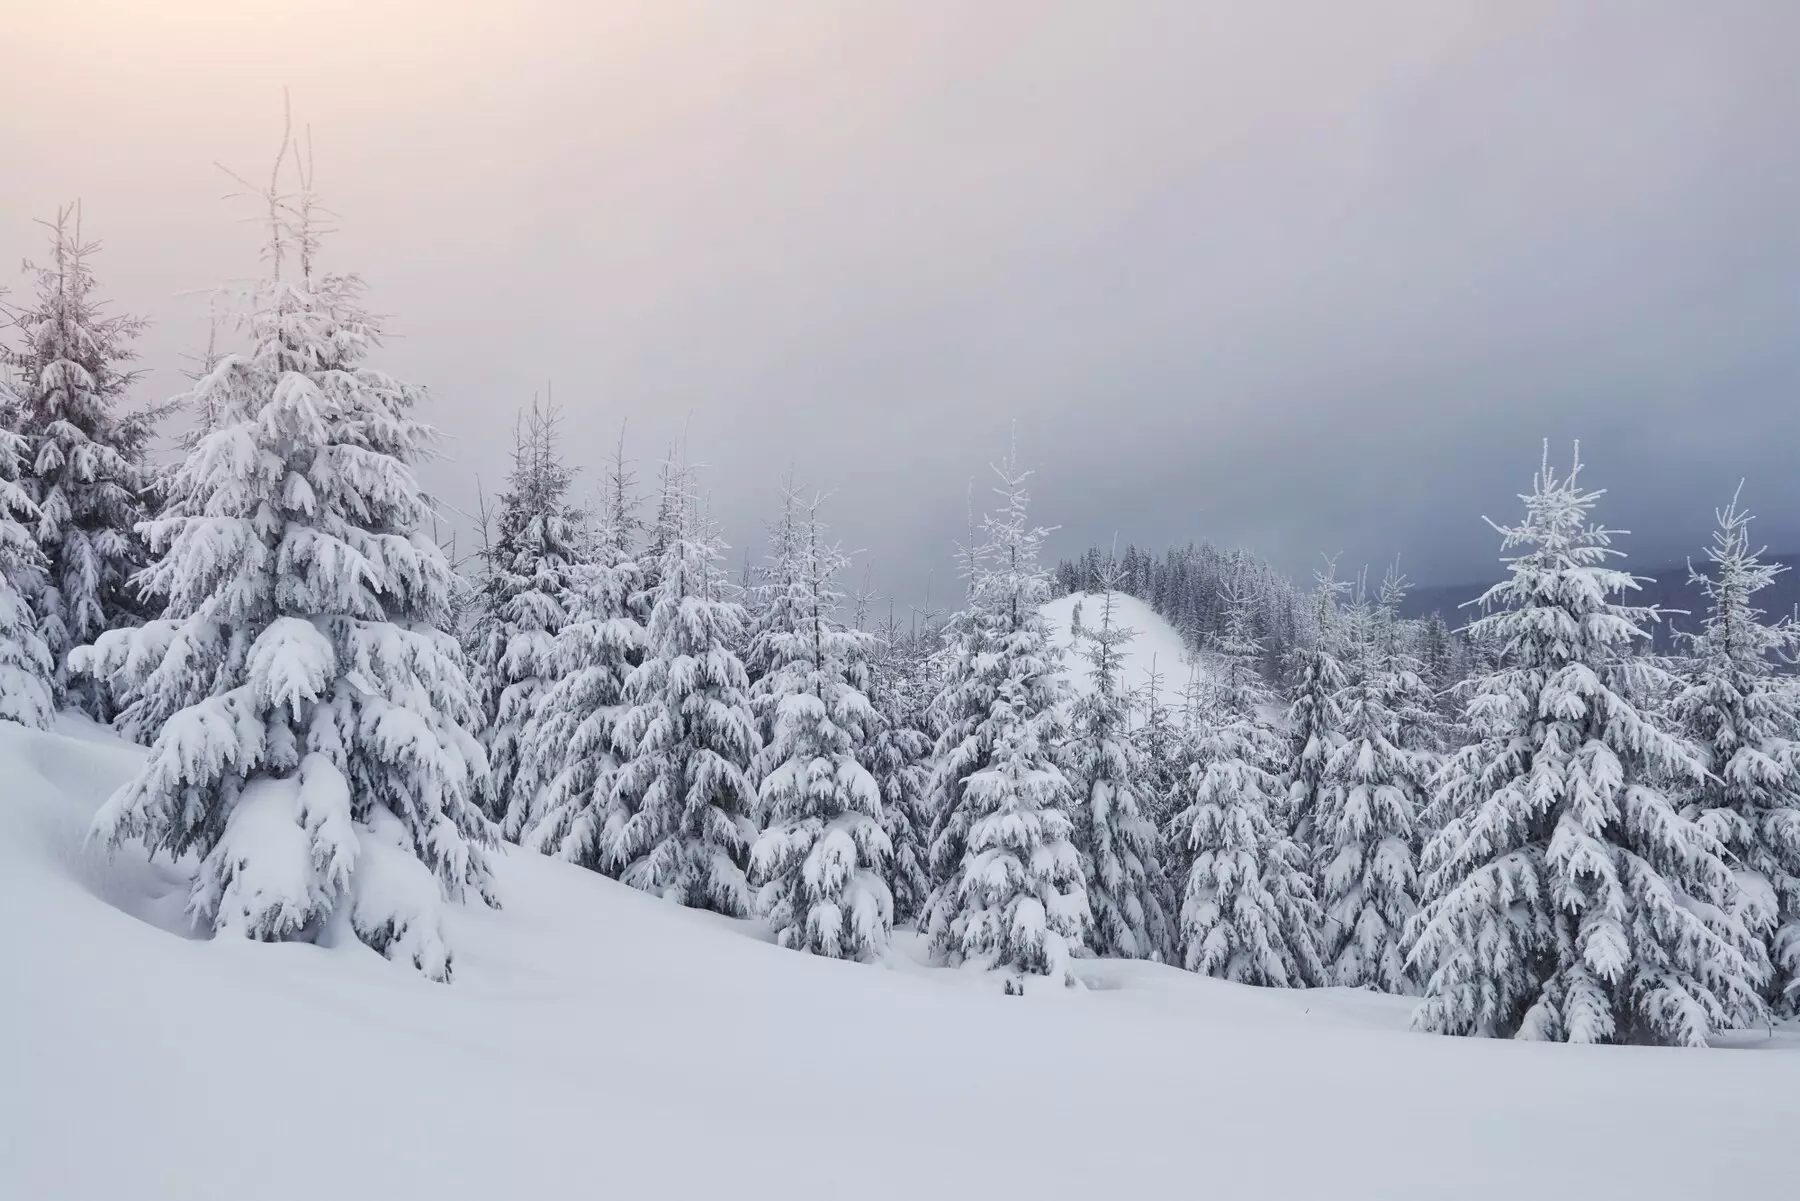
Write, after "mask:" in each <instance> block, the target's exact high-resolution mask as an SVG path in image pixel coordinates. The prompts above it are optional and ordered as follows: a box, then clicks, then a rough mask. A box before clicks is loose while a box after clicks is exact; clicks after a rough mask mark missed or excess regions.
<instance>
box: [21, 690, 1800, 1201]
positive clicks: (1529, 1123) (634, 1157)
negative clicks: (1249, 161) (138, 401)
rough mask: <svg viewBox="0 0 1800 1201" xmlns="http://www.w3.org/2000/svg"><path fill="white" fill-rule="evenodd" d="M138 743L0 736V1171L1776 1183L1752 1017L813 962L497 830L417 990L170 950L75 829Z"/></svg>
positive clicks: (284, 1183)
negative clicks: (1735, 1031)
mask: <svg viewBox="0 0 1800 1201" xmlns="http://www.w3.org/2000/svg"><path fill="white" fill-rule="evenodd" d="M138 754H139V752H138V751H137V750H135V749H134V748H132V747H129V746H126V745H124V744H122V743H119V742H116V741H115V740H113V739H112V738H111V736H110V735H108V734H107V733H106V732H105V731H102V730H98V729H96V728H94V727H92V726H70V727H65V731H64V733H62V734H55V735H52V734H37V733H32V732H28V731H25V730H22V729H20V728H18V727H15V726H11V725H7V724H5V723H0V1039H4V1042H3V1043H0V1129H3V1130H4V1131H5V1135H4V1137H3V1138H0V1197H6V1198H21V1199H23V1198H31V1199H33V1201H50V1199H53V1198H76V1197H79V1198H106V1199H109V1201H110V1199H115V1198H121V1197H132V1198H151V1197H158V1198H162V1197H166V1198H182V1199H186V1201H197V1199H200V1198H215V1197H216V1198H225V1199H230V1201H247V1199H255V1198H264V1197H304V1198H309V1199H312V1201H317V1199H319V1198H327V1197H330V1198H340V1197H341V1198H359V1199H360V1198H376V1197H380V1198H384V1199H386V1198H399V1197H429V1198H434V1199H441V1198H459V1197H479V1198H483V1199H484V1201H494V1199H495V1198H508V1199H511V1198H533V1197H554V1198H564V1197H679V1198H698V1197H763V1196H768V1197H783V1198H796V1197H809V1196H827V1195H829V1196H835V1197H846V1196H848V1197H856V1198H858V1199H859V1201H860V1199H862V1198H869V1197H888V1196H891V1197H906V1198H917V1197H934V1198H962V1197H982V1198H997V1197H1032V1198H1044V1197H1052V1196H1055V1197H1062V1196H1067V1197H1086V1198H1094V1197H1165V1196H1166V1197H1184V1198H1188V1197H1200V1196H1206V1197H1234V1196H1257V1197H1306V1198H1315V1197H1331V1198H1344V1197H1365V1196H1366V1197H1387V1198H1394V1197H1421V1198H1442V1197H1465V1198H1466V1197H1505V1198H1518V1197H1527V1196H1529V1197H1543V1198H1560V1197H1632V1198H1636V1199H1639V1201H1644V1199H1647V1198H1660V1197H1668V1198H1683V1199H1691V1198H1696V1197H1714V1196H1724V1195H1733V1196H1747V1197H1748V1196H1781V1195H1784V1193H1785V1191H1786V1189H1787V1188H1788V1187H1790V1186H1791V1183H1792V1169H1791V1167H1790V1165H1789V1164H1788V1163H1787V1158H1786V1155H1785V1153H1784V1152H1783V1151H1782V1148H1784V1147H1785V1146H1786V1145H1787V1140H1788V1139H1789V1138H1790V1137H1791V1135H1792V1132H1793V1131H1794V1130H1795V1129H1796V1128H1800V1056H1794V1055H1789V1054H1771V1053H1767V1050H1768V1049H1775V1050H1782V1049H1791V1048H1792V1047H1794V1046H1795V1045H1796V1043H1795V1042H1794V1040H1793V1039H1792V1038H1791V1037H1790V1036H1788V1035H1785V1034H1782V1035H1777V1036H1775V1037H1773V1038H1764V1037H1762V1036H1756V1037H1753V1038H1744V1039H1739V1040H1736V1041H1737V1042H1739V1043H1741V1044H1742V1045H1744V1046H1746V1047H1749V1048H1753V1049H1751V1050H1715V1051H1711V1052H1695V1051H1672V1050H1653V1049H1640V1048H1581V1047H1567V1046H1539V1045H1528V1044H1517V1043H1499V1042H1483V1041H1473V1040H1458V1039H1448V1038H1435V1037H1429V1036H1425V1035H1415V1034H1410V1033H1408V1032H1407V1031H1406V1021H1407V1013H1408V1003H1407V1002H1406V1001H1404V1000H1398V999H1394V998H1388V997H1380V996H1375V995H1370V994H1363V993H1352V992H1344V991H1335V990H1334V991H1325V992H1275V991H1261V990H1255V989H1249V988H1242V987H1239V986H1235V985H1230V984H1224V983H1220V982H1216V981H1212V980H1207V979H1201V978H1198V977H1195V976H1192V975H1189V974H1186V973H1184V972H1181V971H1178V970H1175V969H1173V968H1165V967H1157V966H1152V965H1147V964H1136V963H1118V962H1110V961H1098V962H1090V963H1087V964H1084V965H1083V967H1082V973H1081V974H1082V977H1083V979H1084V980H1085V981H1086V982H1087V984H1088V986H1089V987H1088V988H1087V989H1086V990H1080V991H1070V992H1061V991H1047V992H1044V993H1041V994H1035V995H1029V996H1026V997H1024V998H1009V997H1004V996H1001V995H999V994H998V993H997V992H996V991H994V990H993V989H991V988H989V987H984V986H982V985H981V983H980V982H979V981H978V980H977V979H975V978H973V977H969V976H966V975H963V974H962V973H957V972H949V971H944V970H938V969H932V968H927V967H925V966H923V965H922V963H921V962H920V960H919V957H918V955H917V954H916V950H917V948H916V946H915V945H914V944H913V943H912V942H911V940H910V939H904V938H903V940H902V945H901V947H900V949H899V950H898V951H896V953H895V954H894V955H893V956H892V958H891V959H890V960H889V962H887V963H886V964H884V965H881V966H875V967H869V966H857V965H852V964H842V963H828V962H822V961H819V960H816V959H811V958H808V957H805V956H802V955H799V954H796V953H793V952H789V951H783V950H780V949H778V948H776V947H774V946H772V945H769V944H768V943H767V942H766V941H765V940H764V938H763V937H762V935H761V932H760V931H759V930H758V928H757V927H756V926H754V925H753V924H751V923H747V922H732V921H728V920H724V919H720V918H716V917H711V916H707V915H702V914H697V913H694V912H690V911H685V910H681V909H678V908H676V907H674V906H672V905H668V904H665V903H662V902H659V901H656V900H653V899H651V898H649V897H646V896H644V895H642V894H638V893H634V892H632V891H630V890H629V889H626V888H624V887H622V886H620V885H618V884H614V883H612V882H610V881H607V880H605V879H602V878H600V877H598V876H594V875H592V874H589V873H587V872H583V871H581V870H578V869H575V868H571V867H568V866H566V865H563V864H560V863H555V862H551V861H549V860H546V859H542V858H539V857H536V856H533V855H529V854H524V853H520V852H517V851H510V852H507V853H506V854H504V855H503V856H501V858H500V862H499V866H498V873H499V885H500V887H501V889H502V890H503V896H504V899H505V902H506V908H505V909H504V910H502V911H499V912H489V911H485V910H480V909H471V910H462V911H458V912H455V913H454V914H453V916H452V918H451V930H450V933H451V935H452V937H453V940H454V945H455V947H456V950H457V961H456V980H455V982H454V983H452V984H450V985H436V984H431V983H428V982H426V981H424V980H422V979H420V978H419V977H418V976H417V975H416V974H415V973H413V972H412V971H410V970H408V969H406V968H404V967H399V966H395V965H393V964H390V963H388V962H387V961H385V960H383V959H381V958H380V957H378V956H377V955H375V954H374V953H373V952H371V951H369V950H367V949H365V948H363V947H361V946H360V945H355V944H353V945H350V946H341V947H335V948H332V949H329V950H326V949H321V948H319V947H314V946H302V945H277V946H269V945H258V944H250V943H244V942H238V941H223V940H221V941H214V942H202V941H196V940H194V939H191V938H189V937H187V936H186V934H185V931H186V926H185V923H184V921H183V920H182V917H181V899H182V893H183V890H184V888H185V879H184V873H183V872H182V871H181V870H180V869H178V868H176V867H172V866H170V865H169V864H167V863H166V862H162V863H155V864H152V863H149V862H146V860H145V859H144V857H143V855H142V854H141V853H131V852H129V851H127V852H124V853H121V854H120V856H119V857H118V858H117V859H116V860H115V861H114V862H113V863H112V864H111V866H110V867H109V866H106V865H105V864H104V863H103V861H102V860H101V859H100V858H99V857H98V856H97V855H96V854H95V853H94V852H93V851H92V850H91V849H89V848H87V847H85V846H84V845H83V843H84V835H85V832H86V829H87V824H88V821H89V820H90V818H91V817H92V815H93V813H94V811H95V809H96V808H97V807H98V806H99V804H100V803H101V801H102V800H103V799H104V798H105V796H106V795H107V793H108V791H109V790H110V789H112V788H113V787H114V786H115V785H116V784H117V783H119V782H120V781H121V780H123V779H124V778H125V777H126V775H127V774H128V773H129V772H131V770H132V769H133V766H134V764H135V763H136V762H137V760H138Z"/></svg>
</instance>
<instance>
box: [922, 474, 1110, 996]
mask: <svg viewBox="0 0 1800 1201" xmlns="http://www.w3.org/2000/svg"><path fill="white" fill-rule="evenodd" d="M996 472H997V473H998V475H999V477H1000V486H999V487H998V488H996V489H995V491H996V492H997V493H999V495H1000V496H1001V497H1003V498H1004V504H1003V505H1002V507H1001V509H1000V512H999V514H998V515H997V516H989V517H988V518H987V519H986V521H985V522H984V524H983V531H984V545H983V547H982V551H981V553H975V552H974V551H973V550H971V552H970V560H971V563H972V566H973V568H974V575H973V587H972V588H971V595H970V598H969V607H968V609H967V610H966V611H965V612H964V613H962V614H959V615H957V617H955V618H952V619H951V622H950V625H949V629H948V631H947V635H948V640H947V643H946V646H945V649H944V651H943V652H942V655H943V658H944V674H945V683H944V690H943V692H942V693H941V694H940V696H939V698H938V705H937V707H938V709H939V711H940V713H942V714H943V715H944V719H945V730H944V734H943V735H942V737H940V738H939V740H938V745H937V763H936V765H935V768H934V772H933V792H934V794H935V795H937V796H938V797H941V798H942V802H943V805H944V809H943V811H942V812H941V813H940V815H939V818H938V822H937V827H936V829H935V831H934V838H933V842H932V848H931V861H932V867H933V871H934V874H935V875H936V876H937V877H938V883H937V884H936V886H935V888H934V889H933V892H932V895H931V899H930V901H929V902H928V903H927V906H926V918H925V922H924V926H925V929H927V930H928V931H929V932H930V936H931V945H932V950H933V952H934V954H935V955H936V956H937V957H938V958H939V959H940V960H941V961H942V962H945V963H948V964H950V965H952V966H957V965H962V966H967V967H975V968H981V969H985V970H990V971H995V972H998V973H1001V974H1002V977H1003V980H1004V984H1005V988H1006V991H1007V992H1009V993H1018V992H1023V991H1024V988H1025V982H1026V977H1029V976H1038V977H1045V978H1048V979H1050V980H1053V981H1055V982H1056V983H1058V984H1072V983H1073V982H1074V975H1073V972H1072V970H1071V968H1070V966H1069V963H1070V958H1071V956H1073V955H1075V954H1078V953H1080V952H1081V951H1082V950H1083V949H1084V947H1085V944H1086V938H1087V932H1088V929H1089V927H1090V925H1091V923H1092V918H1091V916H1090V914H1089V910H1088V900H1087V886H1086V881H1084V880H1083V879H1082V874H1081V857H1080V855H1079V854H1078V853H1077V852H1076V850H1075V847H1074V844H1073V843H1072V841H1071V835H1072V833H1073V831H1072V828H1071V825H1070V822H1069V816H1068V813H1067V808H1068V806H1069V804H1070V796H1069V783H1068V781H1067V780H1066V779H1065V778H1064V777H1063V774H1062V772H1061V771H1060V770H1059V769H1058V768H1057V766H1056V763H1055V760H1054V758H1053V751H1054V747H1055V745H1056V743H1057V742H1058V741H1059V739H1060V738H1061V736H1062V735H1063V733H1064V730H1063V724H1064V717H1065V701H1066V699H1067V692H1068V687H1067V682H1066V681H1065V680H1064V679H1063V678H1062V676H1061V675H1060V674H1059V672H1058V668H1059V666H1060V664H1059V659H1060V654H1059V652H1058V649H1057V647H1056V644H1055V642H1054V641H1052V639H1051V638H1050V632H1049V628H1048V626H1047V625H1046V623H1045V621H1044V615H1043V612H1042V610H1041V608H1040V607H1041V606H1042V605H1043V603H1044V601H1045V600H1046V599H1048V595H1049V586H1050V580H1049V576H1048V575H1047V574H1046V573H1045V572H1044V570H1043V569H1042V567H1041V566H1040V565H1039V563H1038V551H1039V548H1040V547H1041V546H1042V544H1043V540H1044V537H1045V535H1046V534H1048V533H1049V531H1048V530H1045V529H1042V528H1038V527H1033V526H1030V525H1027V524H1026V510H1027V506H1028V503H1029V494H1028V493H1027V491H1026V486H1025V485H1026V480H1027V479H1028V478H1029V475H1030V473H1029V472H1025V471H1021V470H1020V469H1019V467H1018V466H1017V463H1016V461H1015V459H1014V458H1013V456H1012V455H1010V454H1009V455H1008V456H1007V459H1006V461H1005V462H1004V463H1003V464H1001V465H1000V466H998V467H997V468H996Z"/></svg>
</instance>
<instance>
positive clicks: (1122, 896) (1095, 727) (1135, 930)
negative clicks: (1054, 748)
mask: <svg viewBox="0 0 1800 1201" xmlns="http://www.w3.org/2000/svg"><path fill="white" fill-rule="evenodd" d="M1093 583H1094V585H1095V587H1096V588H1097V590H1098V592H1099V597H1098V599H1097V600H1096V601H1094V603H1095V606H1096V608H1097V609H1098V612H1099V621H1098V623H1097V624H1095V625H1091V626H1090V625H1087V624H1086V623H1084V621H1083V620H1082V616H1083V615H1082V609H1083V607H1084V604H1085V603H1086V602H1085V601H1084V602H1081V603H1077V604H1076V606H1075V609H1074V613H1073V615H1072V618H1071V620H1070V632H1071V634H1072V635H1073V637H1074V640H1075V645H1076V646H1077V647H1078V648H1080V649H1078V650H1077V651H1076V654H1078V655H1079V656H1081V657H1082V658H1084V659H1086V660H1087V662H1088V664H1089V667H1090V674H1089V677H1088V678H1089V680H1090V682H1091V691H1089V692H1088V693H1086V694H1085V695H1083V696H1081V697H1080V698H1079V699H1077V700H1076V702H1075V705H1074V711H1073V722H1072V725H1073V729H1072V730H1071V737H1070V738H1069V739H1068V741H1067V742H1065V743H1064V744H1063V747H1062V750H1061V753H1060V755H1059V756H1058V758H1059V760H1060V763H1061V766H1062V770H1063V775H1064V776H1066V777H1067V778H1068V780H1069V784H1070V787H1071V790H1072V797H1073V805H1072V813H1073V817H1074V826H1075V848H1076V850H1077V851H1078V852H1079V853H1080V855H1081V867H1082V875H1083V876H1084V877H1085V878H1086V880H1087V894H1088V906H1089V909H1090V911H1091V913H1092V914H1093V922H1094V925H1093V934H1092V939H1091V946H1092V949H1093V951H1094V953H1095V954H1097V955H1105V956H1110V957H1114V958H1120V959H1155V960H1157V961H1159V962H1160V961H1162V960H1163V959H1166V958H1167V957H1168V955H1169V949H1170V946H1171V930H1170V928H1169V918H1168V912H1167V910H1166V909H1165V907H1164V903H1163V897H1162V889H1163V887H1164V880H1163V872H1162V864H1161V863H1160V862H1159V861H1158V859H1157V833H1156V827H1155V826H1154V825H1153V824H1152V823H1151V822H1150V821H1149V820H1148V819H1147V818H1145V816H1144V813H1143V809H1144V799H1145V798H1144V789H1143V780H1144V779H1145V775H1146V773H1145V770H1144V761H1143V758H1142V757H1141V756H1140V754H1139V753H1138V747H1137V745H1136V744H1135V743H1134V742H1133V741H1132V739H1131V736H1130V731H1129V728H1128V727H1129V724H1130V717H1131V714H1130V700H1129V697H1128V696H1127V695H1126V692H1125V688H1124V683H1123V676H1124V672H1125V664H1124V658H1125V647H1126V646H1127V645H1128V644H1129V643H1130V642H1131V640H1132V639H1133V638H1135V637H1136V636H1137V631H1136V630H1133V629H1131V628H1130V627H1129V626H1123V625H1120V624H1119V623H1118V621H1117V619H1116V617H1115V615H1114V611H1115V609H1116V608H1117V607H1118V606H1117V597H1118V596H1119V595H1120V593H1119V591H1118V588H1119V583H1120V576H1119V571H1118V567H1117V564H1116V562H1114V561H1113V560H1112V559H1110V558H1109V559H1108V560H1107V561H1106V562H1105V563H1103V564H1102V565H1100V567H1099V568H1098V570H1097V572H1096V575H1095V578H1094V581H1093ZM1084 641H1085V643H1086V645H1085V646H1083V645H1082V644H1083V642H1084Z"/></svg>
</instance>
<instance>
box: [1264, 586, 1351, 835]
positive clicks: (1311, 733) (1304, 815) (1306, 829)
mask: <svg viewBox="0 0 1800 1201" xmlns="http://www.w3.org/2000/svg"><path fill="white" fill-rule="evenodd" d="M1314 579H1315V580H1316V581H1317V582H1318V586H1317V588H1316V589H1315V591H1314V593H1313V604H1312V613H1311V618H1312V620H1311V629H1310V630H1309V631H1308V637H1307V638H1306V640H1305V641H1304V642H1302V643H1301V645H1300V646H1298V647H1297V648H1296V649H1295V651H1294V653H1293V660H1294V663H1293V678H1294V687H1293V696H1292V699H1291V700H1290V702H1289V704H1288V714H1287V725H1288V746H1287V755H1286V760H1285V765H1284V768H1283V771H1282V781H1283V791H1284V792H1285V794H1286V803H1285V805H1284V806H1282V811H1281V812H1279V813H1277V815H1276V816H1277V818H1278V819H1279V820H1281V821H1283V822H1285V823H1286V824H1287V826H1288V828H1289V829H1291V830H1292V831H1293V832H1294V837H1295V838H1297V839H1298V840H1299V842H1300V845H1301V847H1302V848H1306V849H1308V850H1309V852H1310V848H1312V847H1313V846H1314V845H1315V844H1316V842H1317V831H1316V830H1315V828H1314V824H1315V823H1314V811H1315V810H1316V809H1317V808H1318V804H1319V793H1320V791H1321V790H1322V789H1323V788H1324V787H1325V765H1326V764H1327V763H1329V762H1330V761H1331V756H1332V755H1333V754H1334V753H1335V752H1336V751H1337V748H1338V747H1339V745H1341V744H1342V742H1343V737H1344V735H1343V727H1344V715H1343V712H1342V711H1341V710H1340V709H1339V708H1338V700H1337V698H1338V695H1339V694H1340V693H1341V692H1342V691H1343V689H1344V685H1345V684H1346V683H1347V682H1348V679H1347V677H1346V676H1345V674H1344V665H1343V656H1344V654H1345V653H1346V640H1345V634H1346V629H1345V626H1346V623H1345V620H1344V614H1343V613H1342V611H1341V609H1342V602H1343V597H1344V595H1345V593H1347V592H1348V591H1349V589H1350V585H1349V583H1348V582H1347V581H1344V580H1340V579H1338V578H1337V560H1336V559H1333V558H1330V557H1327V558H1326V560H1325V567H1324V569H1323V570H1322V571H1320V572H1318V573H1317V574H1316V575H1315V576H1314ZM1244 599H1246V600H1247V599H1248V598H1244Z"/></svg>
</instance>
